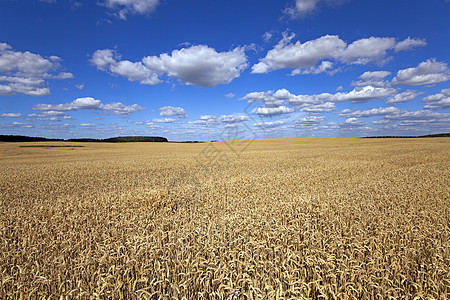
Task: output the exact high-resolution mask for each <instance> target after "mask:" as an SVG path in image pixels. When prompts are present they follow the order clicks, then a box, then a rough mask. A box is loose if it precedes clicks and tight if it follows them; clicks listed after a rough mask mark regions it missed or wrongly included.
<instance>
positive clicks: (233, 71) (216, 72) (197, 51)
mask: <svg viewBox="0 0 450 300" xmlns="http://www.w3.org/2000/svg"><path fill="white" fill-rule="evenodd" d="M143 62H144V64H145V66H146V67H147V68H148V69H150V70H154V71H155V72H157V73H159V74H162V73H167V75H168V76H170V77H174V78H177V79H178V80H180V81H181V82H183V83H185V84H187V85H196V86H202V87H214V86H217V85H219V84H225V83H230V82H231V81H232V80H233V79H235V78H236V77H239V76H240V75H241V73H242V72H243V71H244V70H245V69H246V68H247V57H246V56H245V52H244V48H242V47H237V48H235V49H233V50H231V51H228V52H217V51H216V50H215V49H213V48H210V47H208V46H206V45H198V46H192V47H189V48H183V49H181V50H174V51H172V53H171V54H167V53H164V54H161V55H160V56H159V57H156V56H147V57H145V58H144V59H143Z"/></svg>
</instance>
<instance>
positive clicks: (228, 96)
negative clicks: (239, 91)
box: [225, 93, 236, 99]
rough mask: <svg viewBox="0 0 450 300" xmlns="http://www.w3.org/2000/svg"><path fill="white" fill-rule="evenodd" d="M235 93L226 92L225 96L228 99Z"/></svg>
mask: <svg viewBox="0 0 450 300" xmlns="http://www.w3.org/2000/svg"><path fill="white" fill-rule="evenodd" d="M235 96H236V95H235V94H233V93H228V94H226V95H225V97H227V98H228V99H231V98H234V97H235Z"/></svg>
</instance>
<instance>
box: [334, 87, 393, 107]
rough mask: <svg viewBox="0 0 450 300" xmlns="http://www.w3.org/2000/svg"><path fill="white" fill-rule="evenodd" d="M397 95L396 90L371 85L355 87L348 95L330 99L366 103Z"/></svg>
mask: <svg viewBox="0 0 450 300" xmlns="http://www.w3.org/2000/svg"><path fill="white" fill-rule="evenodd" d="M395 93H397V90H396V89H394V88H384V87H374V86H371V85H367V86H363V87H355V88H354V89H353V90H352V91H350V92H348V93H343V92H339V93H336V94H334V95H332V97H331V98H330V101H332V102H345V101H350V102H351V103H365V102H369V101H371V100H376V99H382V98H386V97H388V96H391V95H393V94H395Z"/></svg>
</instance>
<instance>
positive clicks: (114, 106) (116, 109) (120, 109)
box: [101, 102, 144, 115]
mask: <svg viewBox="0 0 450 300" xmlns="http://www.w3.org/2000/svg"><path fill="white" fill-rule="evenodd" d="M101 109H102V110H106V111H112V113H113V114H114V115H131V114H134V113H135V112H138V111H142V110H144V108H143V107H141V106H139V105H137V104H132V105H128V106H127V105H124V104H122V103H121V102H113V103H109V104H102V106H101Z"/></svg>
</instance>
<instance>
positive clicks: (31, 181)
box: [0, 138, 450, 299]
mask: <svg viewBox="0 0 450 300" xmlns="http://www.w3.org/2000/svg"><path fill="white" fill-rule="evenodd" d="M83 145H85V146H86V147H84V148H73V149H71V148H49V149H46V148H19V146H18V144H9V143H3V144H0V153H1V156H0V176H1V177H0V178H1V181H0V204H1V206H0V242H1V244H0V255H1V256H0V275H1V278H0V280H1V281H0V298H2V299H29V298H31V299H33V298H39V299H40V298H45V299H71V298H81V299H85V298H86V299H89V298H91V299H92V298H93V299H95V298H101V299H104V298H113V299H302V298H303V299H307V298H313V299H319V298H324V299H351V298H366V299H389V298H395V299H398V298H405V299H425V298H433V299H447V298H450V297H449V296H450V281H449V268H450V267H449V266H450V253H449V245H450V199H449V194H450V190H449V186H450V184H449V183H450V180H449V179H450V173H449V170H450V156H449V150H448V149H450V140H449V139H446V138H434V139H287V140H258V141H254V142H253V143H251V144H250V145H249V146H248V147H247V148H246V149H245V151H242V152H241V153H239V151H235V150H236V148H233V147H231V148H230V147H229V146H230V144H229V143H225V142H216V143H207V144H171V143H164V144H159V143H142V144H141V143H137V144H136V143H135V144H83ZM207 147H213V148H210V149H209V150H208V148H207ZM205 149H207V150H208V151H209V152H205ZM206 154H208V155H206Z"/></svg>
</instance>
